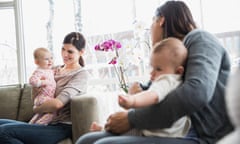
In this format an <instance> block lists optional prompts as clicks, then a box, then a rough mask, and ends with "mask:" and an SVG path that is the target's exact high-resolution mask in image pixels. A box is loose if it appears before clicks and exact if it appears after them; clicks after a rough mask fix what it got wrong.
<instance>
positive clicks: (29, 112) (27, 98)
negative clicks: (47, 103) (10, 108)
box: [17, 84, 33, 122]
mask: <svg viewBox="0 0 240 144" xmlns="http://www.w3.org/2000/svg"><path fill="white" fill-rule="evenodd" d="M31 94H32V88H31V86H30V85H28V84H25V85H24V87H23V89H22V93H21V101H20V103H19V109H18V110H19V111H18V116H17V120H19V121H25V122H27V121H29V120H30V119H31V118H32V116H33V101H32V99H31Z"/></svg>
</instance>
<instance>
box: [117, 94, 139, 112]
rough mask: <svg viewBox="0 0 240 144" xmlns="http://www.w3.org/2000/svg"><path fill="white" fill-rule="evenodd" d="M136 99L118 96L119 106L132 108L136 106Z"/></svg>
mask: <svg viewBox="0 0 240 144" xmlns="http://www.w3.org/2000/svg"><path fill="white" fill-rule="evenodd" d="M134 100H135V97H132V96H129V95H118V104H119V105H120V106H121V107H122V108H125V109H129V108H132V107H133V106H134Z"/></svg>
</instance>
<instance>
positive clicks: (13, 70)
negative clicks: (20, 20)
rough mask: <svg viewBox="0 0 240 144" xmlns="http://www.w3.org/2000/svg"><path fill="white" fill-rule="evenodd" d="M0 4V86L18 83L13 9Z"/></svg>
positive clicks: (7, 4)
mask: <svg viewBox="0 0 240 144" xmlns="http://www.w3.org/2000/svg"><path fill="white" fill-rule="evenodd" d="M10 5H11V4H10V3H4V4H3V3H0V8H1V9H0V19H1V27H0V31H1V33H0V51H1V53H0V61H1V65H0V85H9V84H17V83H19V78H18V60H17V51H18V49H17V46H16V30H15V17H14V9H13V7H11V6H10Z"/></svg>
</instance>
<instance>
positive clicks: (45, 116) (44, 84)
mask: <svg viewBox="0 0 240 144" xmlns="http://www.w3.org/2000/svg"><path fill="white" fill-rule="evenodd" d="M34 60H35V64H36V65H37V66H38V67H37V69H36V70H35V71H34V72H33V74H32V76H31V77H30V79H29V83H30V84H31V85H32V87H33V100H34V106H39V105H41V104H42V103H44V102H45V101H47V100H49V99H53V98H54V93H55V89H56V82H55V80H54V71H53V69H52V66H53V58H52V54H51V53H50V51H49V50H47V49H46V48H37V49H36V50H35V51H34ZM55 115H56V113H42V114H40V113H36V114H35V115H34V116H33V118H32V119H31V120H30V121H29V123H30V124H44V125H47V124H49V123H50V122H51V121H52V119H53V117H54V116H55Z"/></svg>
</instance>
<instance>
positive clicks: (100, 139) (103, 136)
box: [76, 131, 199, 144]
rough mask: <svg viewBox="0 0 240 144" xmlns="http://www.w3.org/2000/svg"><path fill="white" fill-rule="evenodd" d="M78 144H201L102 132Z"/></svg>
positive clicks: (82, 139)
mask: <svg viewBox="0 0 240 144" xmlns="http://www.w3.org/2000/svg"><path fill="white" fill-rule="evenodd" d="M76 144H199V142H198V141H195V140H192V139H183V138H166V137H144V136H127V135H114V134H112V133H109V132H104V131H101V132H90V133H87V134H85V135H83V136H81V137H80V138H79V139H78V140H77V142H76Z"/></svg>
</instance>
